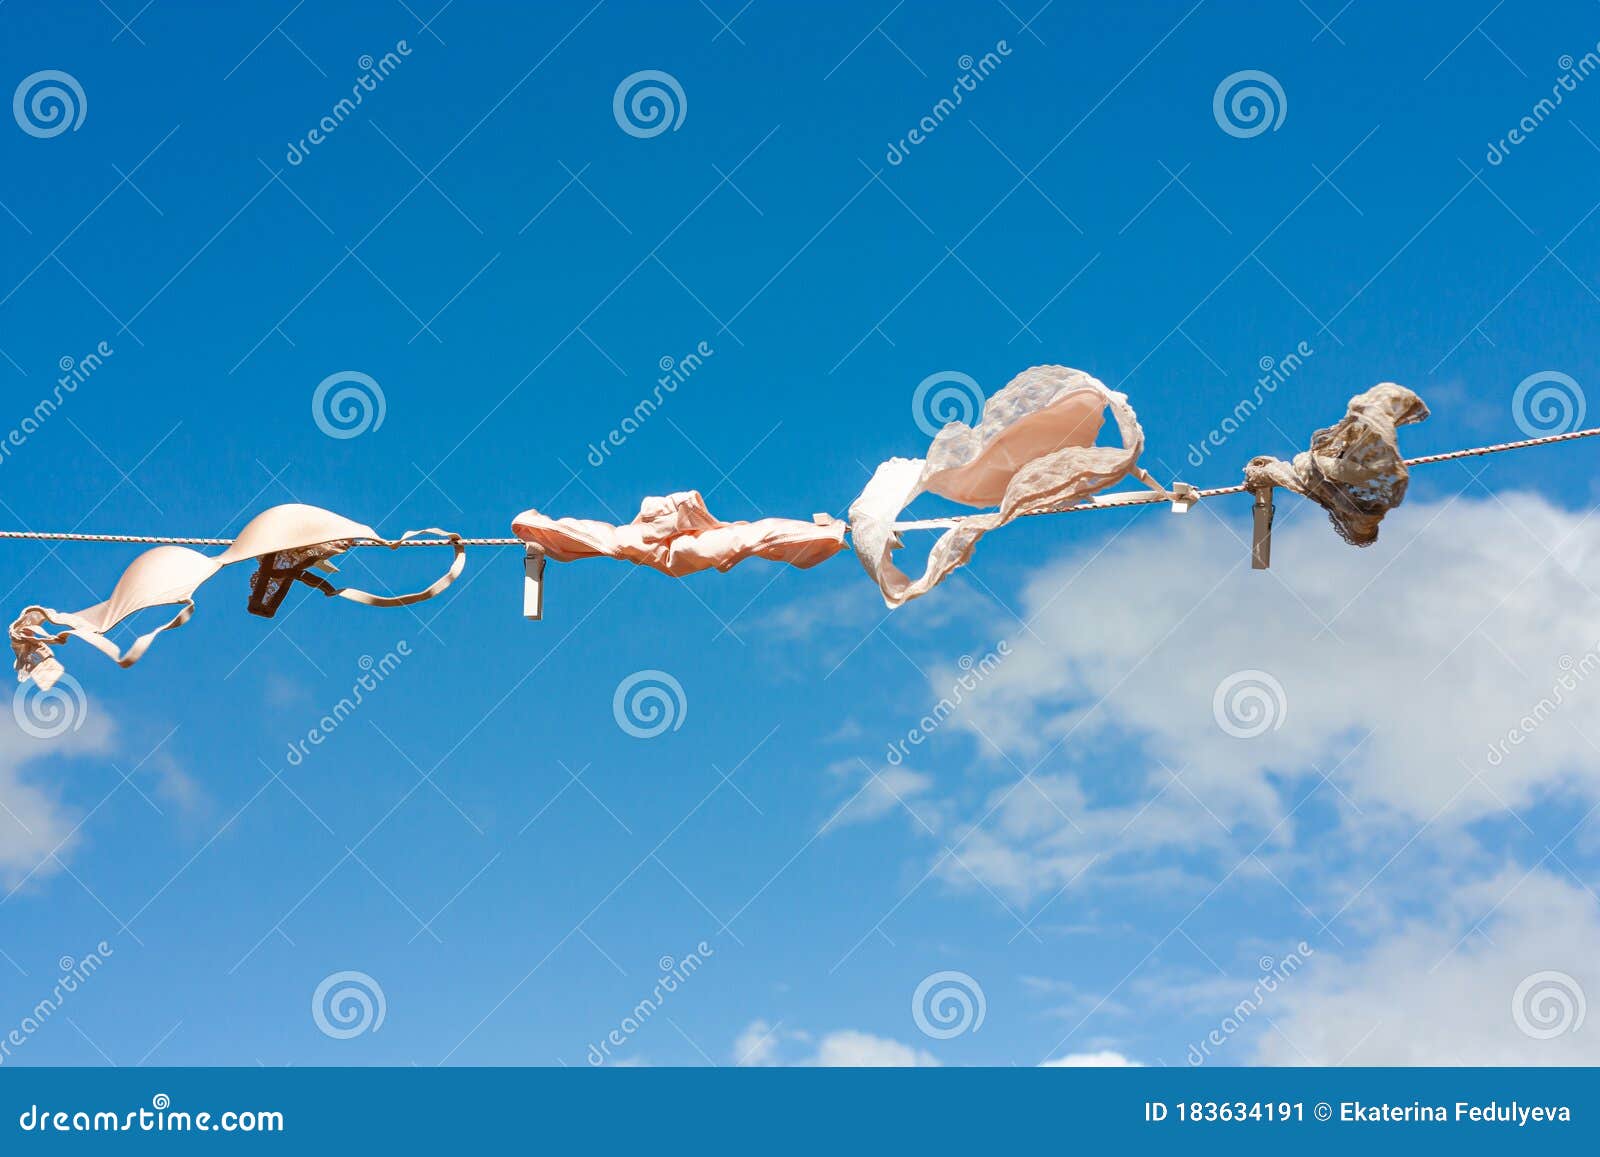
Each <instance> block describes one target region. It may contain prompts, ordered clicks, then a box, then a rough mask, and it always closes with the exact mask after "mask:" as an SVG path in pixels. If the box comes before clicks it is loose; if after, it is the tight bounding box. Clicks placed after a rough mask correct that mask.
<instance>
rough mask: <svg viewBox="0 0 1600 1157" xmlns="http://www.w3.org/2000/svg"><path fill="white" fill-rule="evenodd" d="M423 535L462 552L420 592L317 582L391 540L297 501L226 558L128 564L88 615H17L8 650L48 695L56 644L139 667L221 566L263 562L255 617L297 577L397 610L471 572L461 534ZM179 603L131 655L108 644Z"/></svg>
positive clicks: (249, 532) (150, 557)
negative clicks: (136, 617)
mask: <svg viewBox="0 0 1600 1157" xmlns="http://www.w3.org/2000/svg"><path fill="white" fill-rule="evenodd" d="M419 534H435V535H439V536H440V537H442V538H446V539H449V540H450V541H451V543H452V544H453V546H454V548H455V557H454V558H453V559H452V560H451V564H450V569H449V571H447V572H446V573H445V574H444V575H442V576H440V577H439V578H438V579H436V580H435V581H434V582H433V583H432V584H431V585H429V586H428V587H426V588H424V589H423V590H420V591H416V592H414V593H412V594H407V595H374V594H369V593H368V592H366V591H361V590H355V589H352V588H349V587H335V586H333V585H332V584H331V583H329V582H328V581H327V580H326V579H324V578H321V577H320V576H317V575H311V574H307V573H306V569H307V568H308V567H313V566H314V567H317V568H319V569H321V570H326V571H332V570H334V569H335V568H334V567H333V565H332V564H331V563H329V562H328V559H329V558H331V557H332V556H333V555H336V554H339V553H341V552H343V551H346V550H348V549H350V547H351V546H353V545H354V544H355V543H357V542H363V541H365V542H383V541H385V540H384V539H382V538H381V537H380V536H379V535H378V532H377V531H375V530H373V529H372V527H370V526H363V525H362V524H361V523H359V522H352V521H350V520H349V519H348V518H345V517H343V516H341V515H338V514H334V513H333V512H332V511H328V510H323V509H321V508H320V507H316V506H304V505H300V504H298V503H291V504H288V505H284V506H274V507H272V508H271V509H269V510H264V511H262V512H261V513H260V514H258V515H256V516H255V517H254V518H252V519H251V520H250V521H249V523H248V524H246V526H245V528H244V529H243V530H241V531H240V532H239V537H238V538H236V539H235V540H234V542H233V545H232V546H230V547H229V548H228V549H227V550H225V551H223V552H222V553H221V554H216V555H207V554H201V553H200V552H199V551H197V550H190V549H189V548H188V547H183V546H157V547H153V548H151V549H150V550H147V551H145V552H144V553H143V554H141V555H140V556H139V557H138V558H136V559H134V560H133V562H132V563H130V564H129V565H128V569H127V570H125V571H123V572H122V577H121V578H120V579H118V580H117V585H116V587H115V588H114V589H113V590H112V592H111V597H110V598H108V599H107V600H106V601H105V602H103V603H97V604H95V605H94V606H92V607H88V608H86V609H84V610H81V611H57V610H54V609H52V608H50V607H40V606H32V607H28V608H26V609H25V610H24V611H23V612H22V614H20V615H19V616H17V619H16V621H15V622H13V623H12V624H11V631H10V634H11V647H12V650H14V651H15V652H16V656H17V660H16V667H17V680H18V682H27V681H28V680H29V679H32V680H34V682H36V683H37V684H38V685H39V686H40V687H41V688H44V689H49V688H50V687H51V686H52V685H53V684H54V683H55V682H56V680H57V679H59V678H60V677H61V674H62V671H63V668H62V666H61V662H60V660H58V659H56V658H55V656H54V653H53V652H52V651H51V645H52V644H56V645H59V644H61V643H64V642H66V641H67V640H68V639H69V638H79V639H82V640H83V641H84V642H86V643H88V644H89V645H90V646H92V647H94V648H95V649H96V650H98V651H100V652H101V653H102V654H104V655H106V656H107V657H108V658H110V659H111V660H112V661H113V662H114V663H116V664H117V665H118V666H119V667H131V666H133V664H135V663H137V662H138V661H139V659H140V657H141V656H142V655H143V654H144V653H145V651H146V650H147V649H149V646H150V644H151V643H152V642H154V641H155V637H156V636H157V635H159V634H160V633H161V632H162V631H168V630H171V629H172V628H174V627H181V626H183V624H184V623H186V622H188V621H189V617H190V616H191V615H193V614H194V592H195V591H196V589H198V588H199V586H200V585H201V584H202V583H204V582H205V581H206V580H207V579H209V578H210V577H211V576H212V575H214V574H216V573H217V572H218V571H219V570H221V569H222V568H223V567H225V566H228V565H230V564H232V563H236V562H242V561H244V560H245V559H247V558H254V559H257V560H258V561H259V563H260V568H259V569H258V570H257V572H256V573H255V575H253V576H252V577H251V584H250V585H251V598H250V611H251V613H252V614H258V615H263V616H265V617H267V618H271V617H272V615H273V613H274V612H275V611H276V610H277V608H278V604H279V603H280V602H282V601H283V596H284V595H285V594H286V593H287V589H288V587H289V586H290V585H291V584H292V583H293V582H294V581H295V580H296V579H298V580H299V581H301V582H303V583H306V584H307V585H309V586H313V587H315V588H316V589H317V590H320V591H321V592H322V593H323V594H325V595H337V596H338V597H339V598H343V599H349V600H350V601H352V602H357V603H362V604H365V605H366V606H375V607H399V606H408V605H410V604H411V603H418V602H422V601H423V600H425V599H430V598H432V597H433V596H434V595H436V594H438V593H439V592H440V591H442V590H444V589H445V588H446V587H448V586H449V585H450V584H451V583H453V582H455V580H456V578H457V576H458V575H460V574H461V571H462V568H463V567H464V566H465V565H466V550H465V548H463V547H462V545H461V541H460V536H459V535H455V534H451V533H449V532H448V531H443V530H437V529H434V528H432V527H430V528H428V529H426V530H408V531H406V533H405V534H403V535H402V536H401V540H402V541H404V540H405V539H409V538H413V537H415V536H417V535H419ZM174 605H178V606H181V607H182V608H183V609H182V610H180V611H179V612H178V614H177V615H176V616H175V617H174V618H172V619H171V620H170V621H168V622H166V623H163V624H162V625H161V626H159V627H156V628H154V629H153V630H150V631H147V632H146V633H145V634H143V635H140V636H139V637H138V638H137V639H135V640H134V641H133V643H132V644H131V645H130V646H129V647H128V649H127V650H126V651H124V650H122V649H121V648H120V647H118V646H117V645H116V644H115V643H113V642H112V641H111V640H110V639H109V638H107V637H106V635H107V633H108V632H110V631H111V630H112V628H114V627H115V626H116V625H117V624H118V623H120V622H122V620H124V619H126V618H128V617H129V616H130V615H132V614H135V613H136V612H138V611H142V610H147V609H149V608H151V607H161V606H174ZM46 623H59V624H61V625H62V626H64V627H66V628H67V629H66V630H64V631H60V632H56V633H52V632H50V631H49V630H47V629H46V628H45V625H44V624H46Z"/></svg>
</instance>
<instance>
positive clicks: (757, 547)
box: [511, 490, 845, 577]
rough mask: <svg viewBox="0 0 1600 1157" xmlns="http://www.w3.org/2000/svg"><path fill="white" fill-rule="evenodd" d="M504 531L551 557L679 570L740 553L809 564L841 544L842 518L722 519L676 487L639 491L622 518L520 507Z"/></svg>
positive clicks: (728, 560)
mask: <svg viewBox="0 0 1600 1157" xmlns="http://www.w3.org/2000/svg"><path fill="white" fill-rule="evenodd" d="M511 531H512V533H513V534H515V535H516V536H517V537H518V538H520V539H522V541H524V542H527V543H531V544H532V545H534V546H537V547H539V548H541V549H542V550H543V551H544V552H545V553H546V554H548V555H549V556H550V557H551V558H553V559H555V560H556V561H557V562H572V561H574V560H575V559H580V558H602V557H603V558H618V559H623V560H625V561H627V562H631V563H637V564H638V565H640V566H648V567H654V568H655V569H656V570H658V571H661V572H662V573H663V574H669V575H673V576H674V577H681V576H683V575H687V574H695V573H696V572H698V571H703V570H709V569H711V568H712V567H715V568H716V569H717V570H720V571H726V570H731V569H732V568H733V567H735V566H737V565H738V564H739V563H741V562H743V561H744V560H745V559H747V558H765V559H771V560H772V561H774V562H786V563H788V564H789V565H790V566H795V567H800V568H802V569H804V568H806V567H813V566H816V565H817V564H818V563H819V562H823V561H825V560H827V559H830V558H832V557H833V556H834V555H836V554H838V553H839V552H840V551H841V550H843V549H844V531H845V524H844V523H842V522H840V521H839V520H838V519H837V518H830V517H829V516H828V515H826V514H818V515H816V516H814V517H813V519H812V521H811V522H801V521H800V520H799V519H794V518H763V519H760V520H758V521H756V522H722V521H720V520H718V519H716V518H714V517H713V516H712V514H711V512H710V511H709V510H707V509H706V500H705V499H704V498H702V497H701V496H700V492H699V491H698V490H684V491H680V492H678V493H676V494H668V495H666V496H665V497H663V498H646V499H645V500H644V501H643V502H642V503H640V505H639V517H637V518H635V519H634V520H633V521H632V522H629V523H626V524H624V525H622V526H613V525H612V524H611V523H609V522H593V521H590V520H588V519H582V518H549V517H546V516H545V515H543V514H540V513H539V512H538V511H537V510H525V511H523V512H522V513H521V514H519V515H517V517H516V519H515V520H513V522H512V523H511Z"/></svg>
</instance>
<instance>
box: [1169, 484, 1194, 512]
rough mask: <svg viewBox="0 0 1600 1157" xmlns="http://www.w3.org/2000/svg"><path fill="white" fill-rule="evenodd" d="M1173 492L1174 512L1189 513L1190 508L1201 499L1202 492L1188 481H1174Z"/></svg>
mask: <svg viewBox="0 0 1600 1157" xmlns="http://www.w3.org/2000/svg"><path fill="white" fill-rule="evenodd" d="M1171 494H1172V513H1174V514H1188V513H1189V510H1190V508H1191V507H1193V506H1194V504H1195V503H1196V502H1199V501H1200V492H1199V491H1197V490H1196V489H1195V488H1194V487H1193V486H1190V485H1189V484H1188V483H1187V482H1174V483H1173V484H1172V490H1171Z"/></svg>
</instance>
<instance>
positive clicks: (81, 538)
mask: <svg viewBox="0 0 1600 1157" xmlns="http://www.w3.org/2000/svg"><path fill="white" fill-rule="evenodd" d="M1596 435H1600V426H1591V427H1590V428H1588V429H1586V430H1570V431H1568V432H1566V433H1563V434H1543V435H1541V436H1539V437H1537V438H1524V439H1522V440H1521V441H1517V442H1496V443H1493V444H1492V445H1488V446H1471V447H1468V448H1465V449H1461V450H1447V451H1445V452H1444V453H1441V454H1424V455H1422V456H1421V457H1418V458H1407V459H1405V465H1406V466H1407V467H1411V466H1429V465H1432V464H1433V463H1435V462H1453V461H1456V460H1457V459H1460V458H1476V457H1480V456H1482V455H1485V454H1499V453H1502V452H1504V451H1506V450H1524V449H1528V448H1530V447H1533V446H1549V445H1553V444H1555V443H1557V442H1572V441H1576V440H1577V439H1579V438H1593V437H1595V436H1596ZM1248 489H1249V488H1248V487H1247V486H1246V485H1245V484H1244V483H1239V484H1238V485H1235V486H1216V487H1212V488H1211V489H1209V490H1195V491H1193V492H1192V494H1193V496H1194V497H1195V498H1219V497H1222V496H1223V495H1227V494H1243V493H1245V492H1246V490H1248ZM1170 501H1171V497H1170V496H1167V495H1162V494H1157V493H1155V492H1154V491H1132V492H1129V493H1126V494H1110V495H1107V496H1105V497H1104V498H1101V499H1099V500H1098V501H1090V502H1080V503H1077V504H1076V505H1073V506H1063V507H1058V508H1057V509H1054V510H1036V511H1031V512H1029V513H1028V514H1026V515H1024V516H1023V517H1032V516H1034V515H1039V514H1076V513H1079V512H1081V511H1085V510H1109V509H1112V508H1115V507H1120V506H1150V505H1154V504H1156V503H1161V502H1170ZM959 521H960V520H959V519H955V518H929V519H923V520H921V521H914V522H897V523H895V529H896V530H940V529H944V528H947V527H951V526H955V525H956V524H957V523H958V522H959ZM0 539H28V540H36V541H49V542H120V543H129V544H139V545H150V546H232V545H233V543H234V540H233V539H231V538H180V537H170V536H160V535H145V534H76V533H72V532H70V531H50V530H0ZM457 543H459V544H460V545H462V546H520V547H526V546H527V545H528V544H527V543H526V542H524V541H523V540H522V539H520V538H461V539H450V538H410V539H404V540H400V539H381V538H378V539H362V540H358V541H357V542H356V543H355V545H356V546H383V547H390V548H397V547H406V546H454V545H456V544H457Z"/></svg>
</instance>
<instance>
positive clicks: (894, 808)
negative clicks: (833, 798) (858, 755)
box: [823, 759, 938, 831]
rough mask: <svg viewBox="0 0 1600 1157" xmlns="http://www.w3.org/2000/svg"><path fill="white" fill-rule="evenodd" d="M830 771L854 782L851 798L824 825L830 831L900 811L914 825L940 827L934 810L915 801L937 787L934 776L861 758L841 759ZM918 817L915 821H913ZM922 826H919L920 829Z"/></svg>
mask: <svg viewBox="0 0 1600 1157" xmlns="http://www.w3.org/2000/svg"><path fill="white" fill-rule="evenodd" d="M828 772H829V774H830V775H833V776H835V777H837V778H840V779H842V780H845V781H846V782H847V783H848V782H852V781H859V782H854V783H853V785H852V786H851V788H850V795H849V796H848V797H846V799H845V800H844V802H843V803H841V804H840V805H839V807H838V809H837V810H836V811H834V813H833V814H832V815H831V816H829V817H828V820H827V822H826V823H825V824H824V825H823V827H824V829H825V830H827V831H832V830H834V829H836V828H840V827H844V826H846V825H849V824H859V823H866V822H867V821H869V820H875V819H878V818H880V817H882V816H884V815H887V814H888V813H890V812H899V813H900V814H902V815H904V816H905V817H906V819H907V820H908V821H909V822H911V823H913V824H919V821H920V824H926V825H928V826H929V827H930V828H936V827H937V825H938V817H937V816H935V815H934V814H933V813H932V811H931V809H928V808H925V807H919V806H918V805H917V804H916V803H914V802H913V801H914V800H915V799H916V798H917V797H918V796H920V795H922V794H924V793H925V792H927V791H928V789H929V788H931V787H932V786H933V777H932V776H929V775H924V774H923V773H921V772H918V771H912V770H911V769H910V768H909V767H884V768H876V767H873V766H872V765H870V764H867V763H865V762H863V761H862V760H860V759H841V760H838V761H836V762H835V763H832V764H830V765H829V767H828ZM913 817H915V818H913ZM920 824H919V826H920Z"/></svg>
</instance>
